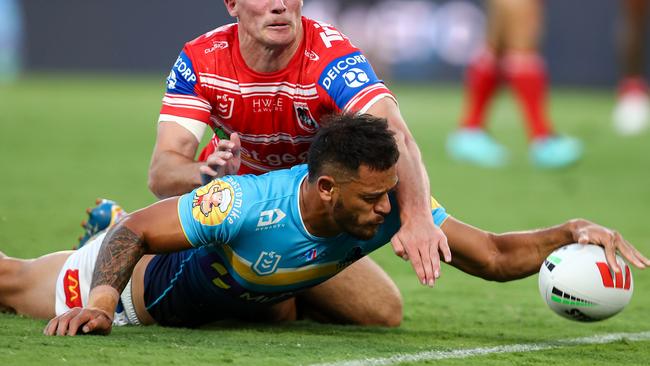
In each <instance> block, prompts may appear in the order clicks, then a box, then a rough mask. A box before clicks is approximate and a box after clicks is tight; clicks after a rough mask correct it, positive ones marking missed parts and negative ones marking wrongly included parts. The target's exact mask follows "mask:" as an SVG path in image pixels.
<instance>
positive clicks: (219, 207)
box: [192, 179, 235, 226]
mask: <svg viewBox="0 0 650 366" xmlns="http://www.w3.org/2000/svg"><path fill="white" fill-rule="evenodd" d="M194 192H195V193H194V199H193V200H192V216H194V219H195V220H196V221H198V222H200V223H201V224H203V225H210V226H213V225H219V224H221V223H222V222H223V221H224V220H225V218H226V216H228V214H229V213H230V210H231V209H232V205H233V201H234V198H235V192H234V190H233V188H232V186H231V185H230V184H228V183H226V182H224V181H222V180H220V179H217V180H213V181H212V182H210V183H209V184H208V185H206V186H203V187H201V188H198V189H197V190H196V191H194Z"/></svg>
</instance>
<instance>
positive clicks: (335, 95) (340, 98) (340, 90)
mask: <svg viewBox="0 0 650 366" xmlns="http://www.w3.org/2000/svg"><path fill="white" fill-rule="evenodd" d="M379 82H381V80H379V79H378V78H377V75H376V74H375V71H374V70H373V69H372V66H371V65H370V62H369V61H368V59H366V57H365V56H364V55H363V54H361V52H359V51H357V52H353V53H350V54H348V55H345V56H342V57H339V58H337V59H335V60H334V61H332V62H330V63H329V64H328V65H327V67H325V69H324V70H323V72H322V73H321V75H320V79H319V80H318V83H319V84H320V86H321V87H323V89H325V91H326V92H327V94H329V96H330V97H332V99H333V100H334V102H335V103H336V105H337V106H338V107H339V108H340V109H343V108H344V107H345V105H346V104H347V103H348V102H349V101H350V99H352V98H353V97H354V96H355V95H356V94H357V93H359V92H360V91H362V90H363V89H364V88H365V87H367V86H368V85H372V84H375V83H379Z"/></svg>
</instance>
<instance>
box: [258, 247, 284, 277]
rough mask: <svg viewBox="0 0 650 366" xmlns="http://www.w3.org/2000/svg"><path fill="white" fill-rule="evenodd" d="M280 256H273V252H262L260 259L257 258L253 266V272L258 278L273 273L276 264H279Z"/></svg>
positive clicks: (276, 267) (276, 266)
mask: <svg viewBox="0 0 650 366" xmlns="http://www.w3.org/2000/svg"><path fill="white" fill-rule="evenodd" d="M280 258H282V256H281V255H279V254H275V252H273V251H271V252H262V253H260V257H259V258H257V262H255V264H254V265H253V271H254V272H255V273H257V274H258V275H259V276H268V275H270V274H272V273H274V272H275V270H276V269H278V263H280Z"/></svg>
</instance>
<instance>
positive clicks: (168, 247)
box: [44, 197, 192, 335]
mask: <svg viewBox="0 0 650 366" xmlns="http://www.w3.org/2000/svg"><path fill="white" fill-rule="evenodd" d="M177 204H178V198H176V197H175V198H170V199H167V200H164V201H160V202H158V203H156V204H154V205H151V206H149V207H147V208H144V209H142V210H139V211H136V212H134V213H132V214H130V215H129V216H128V217H126V218H124V219H123V220H122V221H120V222H119V223H118V224H117V225H115V226H114V227H113V228H111V229H110V230H109V232H108V234H107V235H106V237H105V238H104V242H103V243H102V247H101V249H100V250H99V254H98V256H97V262H96V264H95V271H94V272H93V279H92V282H91V286H90V295H89V297H88V303H87V304H86V306H85V307H84V308H83V309H81V308H74V309H71V310H69V311H68V312H66V313H64V314H61V315H59V316H57V317H56V318H54V319H52V320H51V321H50V322H49V324H48V325H47V327H46V328H45V331H44V333H45V334H47V335H75V334H77V332H78V331H79V329H81V331H82V332H83V333H91V332H94V333H102V334H108V333H110V331H111V326H112V323H113V316H114V312H115V308H116V306H117V303H118V301H119V298H120V294H121V293H122V290H124V287H125V286H126V284H127V282H128V281H129V278H130V277H131V274H132V273H133V269H134V268H135V265H136V264H137V263H138V261H139V260H140V258H142V256H143V255H145V254H152V253H167V252H175V251H180V250H184V249H188V248H191V247H192V246H191V244H190V243H189V242H187V239H186V238H185V234H184V233H183V229H182V227H181V224H180V221H179V219H178V212H177Z"/></svg>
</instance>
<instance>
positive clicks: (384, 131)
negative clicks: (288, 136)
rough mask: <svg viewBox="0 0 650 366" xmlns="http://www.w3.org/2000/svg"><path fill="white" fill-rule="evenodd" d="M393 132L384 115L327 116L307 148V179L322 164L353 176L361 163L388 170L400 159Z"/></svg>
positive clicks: (316, 173) (320, 169) (319, 170)
mask: <svg viewBox="0 0 650 366" xmlns="http://www.w3.org/2000/svg"><path fill="white" fill-rule="evenodd" d="M393 135H394V134H393V132H392V131H390V130H389V129H388V122H387V121H386V119H385V118H379V117H374V116H372V115H369V114H362V115H355V114H339V115H331V116H329V117H327V118H326V119H325V120H324V121H322V123H321V128H320V130H319V131H318V133H316V137H315V138H314V141H313V142H312V144H311V147H310V148H309V156H308V158H307V164H308V169H309V181H310V182H313V181H315V180H316V179H317V178H318V177H319V176H320V175H321V174H322V173H323V169H324V168H325V167H335V168H337V169H343V170H346V171H347V172H348V173H352V174H354V175H355V176H356V174H357V171H358V169H359V167H360V166H361V165H365V166H367V167H368V168H370V169H372V170H377V171H384V170H387V169H389V168H390V167H392V166H393V165H395V163H397V159H398V158H399V150H398V149H397V143H396V142H395V138H394V137H393Z"/></svg>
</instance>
